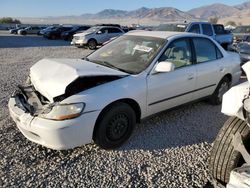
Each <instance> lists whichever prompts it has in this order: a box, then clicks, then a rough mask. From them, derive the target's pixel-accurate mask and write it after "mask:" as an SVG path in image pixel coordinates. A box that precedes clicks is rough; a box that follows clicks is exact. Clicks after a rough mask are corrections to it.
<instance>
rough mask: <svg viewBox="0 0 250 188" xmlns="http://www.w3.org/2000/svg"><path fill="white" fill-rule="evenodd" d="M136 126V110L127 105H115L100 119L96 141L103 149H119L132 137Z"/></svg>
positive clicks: (95, 133)
mask: <svg viewBox="0 0 250 188" xmlns="http://www.w3.org/2000/svg"><path fill="white" fill-rule="evenodd" d="M135 124H136V116H135V112H134V110H133V109H132V108H131V107H130V106H129V105H128V104H126V103H121V102H118V103H115V104H113V105H112V106H110V107H109V108H108V109H106V110H105V111H104V112H103V113H102V114H101V115H100V117H99V118H98V121H97V124H96V127H95V131H94V141H95V143H96V144H97V145H98V146H100V147H101V148H103V149H113V148H116V147H119V146H121V145H122V144H123V143H124V142H125V141H126V140H127V139H128V138H129V137H130V135H131V134H132V132H133V129H134V127H135Z"/></svg>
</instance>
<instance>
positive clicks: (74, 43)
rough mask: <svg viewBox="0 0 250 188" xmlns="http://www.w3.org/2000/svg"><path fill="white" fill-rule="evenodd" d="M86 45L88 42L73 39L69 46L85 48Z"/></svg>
mask: <svg viewBox="0 0 250 188" xmlns="http://www.w3.org/2000/svg"><path fill="white" fill-rule="evenodd" d="M87 43H88V41H86V40H84V39H79V40H76V39H74V38H73V40H72V41H71V43H70V44H71V45H74V46H86V45H87Z"/></svg>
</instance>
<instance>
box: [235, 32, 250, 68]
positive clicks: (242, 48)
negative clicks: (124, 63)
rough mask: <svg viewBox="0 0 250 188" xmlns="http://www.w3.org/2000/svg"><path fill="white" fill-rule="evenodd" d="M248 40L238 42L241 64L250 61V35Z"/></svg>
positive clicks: (237, 49) (237, 48)
mask: <svg viewBox="0 0 250 188" xmlns="http://www.w3.org/2000/svg"><path fill="white" fill-rule="evenodd" d="M246 40H247V41H246V42H240V43H239V44H237V47H236V51H237V52H238V53H239V54H240V59H241V64H244V63H246V62H248V61H250V37H249V38H248V39H246Z"/></svg>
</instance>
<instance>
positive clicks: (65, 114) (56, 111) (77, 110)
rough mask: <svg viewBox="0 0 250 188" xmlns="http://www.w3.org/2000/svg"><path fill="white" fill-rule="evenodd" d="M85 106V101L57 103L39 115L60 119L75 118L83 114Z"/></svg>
mask: <svg viewBox="0 0 250 188" xmlns="http://www.w3.org/2000/svg"><path fill="white" fill-rule="evenodd" d="M84 107H85V104H84V103H75V104H57V105H55V106H53V107H52V109H51V111H50V112H48V113H45V114H40V115H39V117H41V118H45V119H51V120H59V121H62V120H66V119H73V118H76V117H78V116H80V115H81V113H82V111H83V110H84Z"/></svg>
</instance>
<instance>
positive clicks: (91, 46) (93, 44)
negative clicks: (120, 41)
mask: <svg viewBox="0 0 250 188" xmlns="http://www.w3.org/2000/svg"><path fill="white" fill-rule="evenodd" d="M96 46H97V42H96V40H95V39H90V40H89V41H88V47H89V49H90V50H95V49H96Z"/></svg>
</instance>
